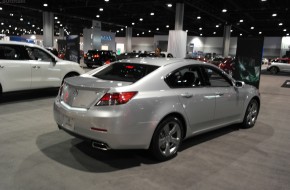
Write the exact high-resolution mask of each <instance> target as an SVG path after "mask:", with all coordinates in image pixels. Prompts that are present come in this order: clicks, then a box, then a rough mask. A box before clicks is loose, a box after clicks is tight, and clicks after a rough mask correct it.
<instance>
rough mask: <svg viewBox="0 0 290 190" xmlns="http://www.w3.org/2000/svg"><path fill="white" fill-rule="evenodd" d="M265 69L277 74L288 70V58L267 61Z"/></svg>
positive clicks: (289, 60) (289, 68)
mask: <svg viewBox="0 0 290 190" xmlns="http://www.w3.org/2000/svg"><path fill="white" fill-rule="evenodd" d="M267 71H270V72H271V73H272V74H277V73H278V72H280V71H283V72H290V58H277V59H274V60H272V61H271V62H270V63H268V67H267Z"/></svg>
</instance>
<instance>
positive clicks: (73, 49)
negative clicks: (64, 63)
mask: <svg viewBox="0 0 290 190" xmlns="http://www.w3.org/2000/svg"><path fill="white" fill-rule="evenodd" d="M65 59H66V60H70V61H73V62H77V63H80V37H79V36H78V35H70V36H67V37H66V50H65Z"/></svg>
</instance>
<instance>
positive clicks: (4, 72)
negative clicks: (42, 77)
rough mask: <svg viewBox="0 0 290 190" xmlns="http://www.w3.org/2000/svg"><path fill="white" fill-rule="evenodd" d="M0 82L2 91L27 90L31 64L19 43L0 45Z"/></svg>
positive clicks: (29, 81) (29, 84) (29, 82)
mask: <svg viewBox="0 0 290 190" xmlns="http://www.w3.org/2000/svg"><path fill="white" fill-rule="evenodd" d="M0 83H1V85H2V89H3V92H9V91H17V90H29V89H30V86H31V66H30V62H29V61H28V60H27V56H26V55H25V51H24V47H23V46H20V45H8V44H1V45H0Z"/></svg>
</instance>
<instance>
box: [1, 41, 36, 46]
mask: <svg viewBox="0 0 290 190" xmlns="http://www.w3.org/2000/svg"><path fill="white" fill-rule="evenodd" d="M0 44H8V45H24V46H31V47H40V46H39V45H36V44H32V43H28V42H17V41H0Z"/></svg>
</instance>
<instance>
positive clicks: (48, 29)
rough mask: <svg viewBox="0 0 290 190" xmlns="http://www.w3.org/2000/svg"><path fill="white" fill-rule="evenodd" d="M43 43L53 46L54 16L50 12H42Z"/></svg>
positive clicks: (46, 45)
mask: <svg viewBox="0 0 290 190" xmlns="http://www.w3.org/2000/svg"><path fill="white" fill-rule="evenodd" d="M42 15H43V45H44V47H53V37H54V17H53V13H52V12H43V14H42Z"/></svg>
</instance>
